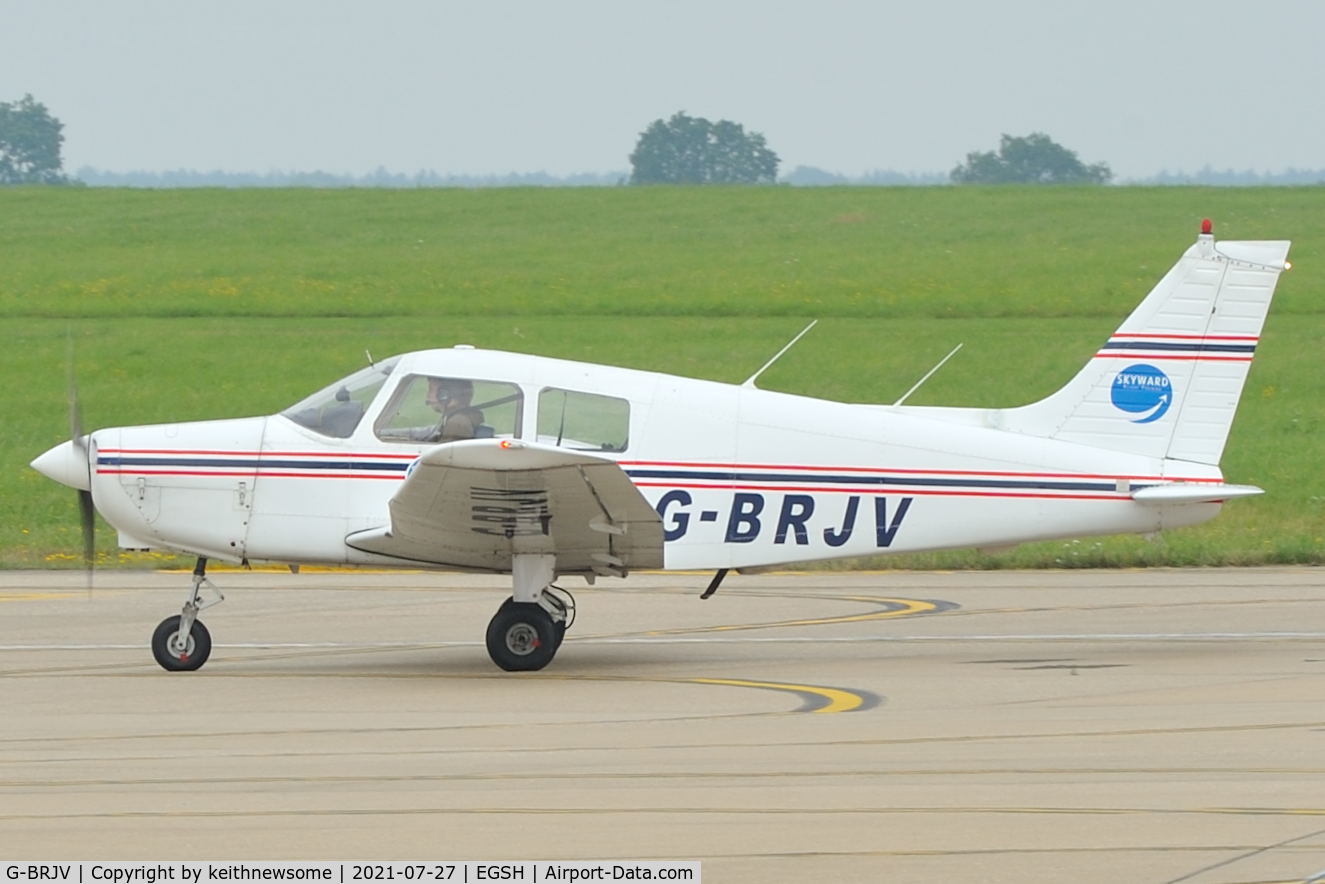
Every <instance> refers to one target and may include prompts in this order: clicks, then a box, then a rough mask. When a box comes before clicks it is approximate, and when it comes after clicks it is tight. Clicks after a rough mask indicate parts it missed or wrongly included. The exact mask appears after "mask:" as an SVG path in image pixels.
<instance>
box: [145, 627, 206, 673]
mask: <svg viewBox="0 0 1325 884" xmlns="http://www.w3.org/2000/svg"><path fill="white" fill-rule="evenodd" d="M180 619H181V618H180V615H178V614H176V615H175V616H174V617H167V618H166V619H165V620H162V621H161V625H160V626H158V627H157V628H156V632H154V633H152V656H153V657H155V658H156V662H157V663H159V664H161V668H162V669H165V670H167V671H169V672H192V671H193V670H195V669H198V668H200V667H201V666H202V664H204V663H206V662H207V658H208V657H210V656H211V654H212V636H211V634H210V633H209V632H208V631H207V627H206V626H203V625H202V621H200V620H194V621H193V627H192V628H191V629H190V630H189V634H188V637H187V639H185V640H184V641H183V642H180V641H179V638H180V636H179V622H180Z"/></svg>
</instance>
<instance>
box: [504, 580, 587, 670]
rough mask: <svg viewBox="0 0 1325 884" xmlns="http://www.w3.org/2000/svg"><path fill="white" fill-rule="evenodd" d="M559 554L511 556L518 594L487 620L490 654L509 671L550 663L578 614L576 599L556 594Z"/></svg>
mask: <svg viewBox="0 0 1325 884" xmlns="http://www.w3.org/2000/svg"><path fill="white" fill-rule="evenodd" d="M555 565H556V557H555V556H546V555H530V554H520V555H516V556H514V557H513V560H512V562H511V576H512V580H513V583H514V594H513V595H512V596H511V597H510V598H509V599H507V600H506V601H504V602H502V605H501V607H500V608H498V609H497V613H496V614H495V615H493V618H492V621H491V622H490V623H489V624H488V634H487V645H488V656H489V657H491V658H492V662H493V663H496V664H497V665H498V666H500V667H501V668H502V669H505V670H506V671H507V672H531V671H533V670H537V669H542V668H543V667H544V666H546V665H548V664H549V663H551V662H552V658H553V657H554V656H556V653H557V648H559V647H561V642H562V639H564V638H565V637H566V628H567V627H568V626H569V625H570V623H571V621H572V620H574V617H575V607H574V602H573V601H572V600H570V599H569V594H568V593H567V594H566V595H567V598H565V599H563V598H562V597H561V596H559V595H557V594H556V592H555V590H556V588H555V587H553V586H552V580H553V579H554V578H555V577H556V571H555Z"/></svg>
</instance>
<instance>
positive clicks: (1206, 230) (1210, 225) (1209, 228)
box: [1201, 218, 1215, 236]
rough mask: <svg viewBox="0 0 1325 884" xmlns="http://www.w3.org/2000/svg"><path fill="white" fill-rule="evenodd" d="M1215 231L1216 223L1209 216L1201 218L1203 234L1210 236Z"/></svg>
mask: <svg viewBox="0 0 1325 884" xmlns="http://www.w3.org/2000/svg"><path fill="white" fill-rule="evenodd" d="M1214 232H1215V224H1214V222H1213V221H1211V220H1210V219H1209V218H1202V219H1201V235H1202V236H1210V235H1211V234H1213V233H1214Z"/></svg>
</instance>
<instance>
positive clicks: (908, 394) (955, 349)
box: [892, 343, 964, 408]
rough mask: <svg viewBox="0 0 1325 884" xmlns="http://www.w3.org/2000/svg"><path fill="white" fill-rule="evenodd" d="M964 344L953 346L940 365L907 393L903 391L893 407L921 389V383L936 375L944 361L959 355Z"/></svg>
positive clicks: (926, 373) (940, 361)
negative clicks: (958, 352)
mask: <svg viewBox="0 0 1325 884" xmlns="http://www.w3.org/2000/svg"><path fill="white" fill-rule="evenodd" d="M963 346H964V343H963V344H958V345H957V346H955V347H953V348H952V352H951V353H949V354H948V355H947V356H944V357H943V358H942V359H940V360H939V364H938V365H936V366H934V367H933V368H931V369H930V370H929V371H927V372H925V376H924V377H923V378H921V379H920V380H918V381H916V382H915V384H914V385H913V386H912V387H911V389H909V390H907V391H906V392H905V393H903V394H902V398H901V399H898V400H897V401H896V402H894V403H893V406H892V407H893V408H896V407H897V406H899V405H901V404H902V403H903V402H905V401H906V400H907V399H909V398H910V396H911V394H912V393H914V392H915V391H916V390H919V389H920V385H921V384H923V383H924V382H925V381H927V380H929V379H930V378H931V377H933V376H934V372H936V371H938V370H939V369H940V368H942V367H943V363H945V362H947V361H948V360H949V359H951V358H952V357H954V356H956V355H957V351H958V350H960V349H961V348H962V347H963Z"/></svg>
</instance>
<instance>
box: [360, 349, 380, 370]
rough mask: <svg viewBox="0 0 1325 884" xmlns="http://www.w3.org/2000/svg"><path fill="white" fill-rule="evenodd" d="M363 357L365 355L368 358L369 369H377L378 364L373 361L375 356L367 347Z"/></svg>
mask: <svg viewBox="0 0 1325 884" xmlns="http://www.w3.org/2000/svg"><path fill="white" fill-rule="evenodd" d="M363 355H365V356H367V357H368V367H369V368H377V363H376V362H374V361H373V354H372V353H369V352H368V348H367V347H365V348H364V351H363Z"/></svg>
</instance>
